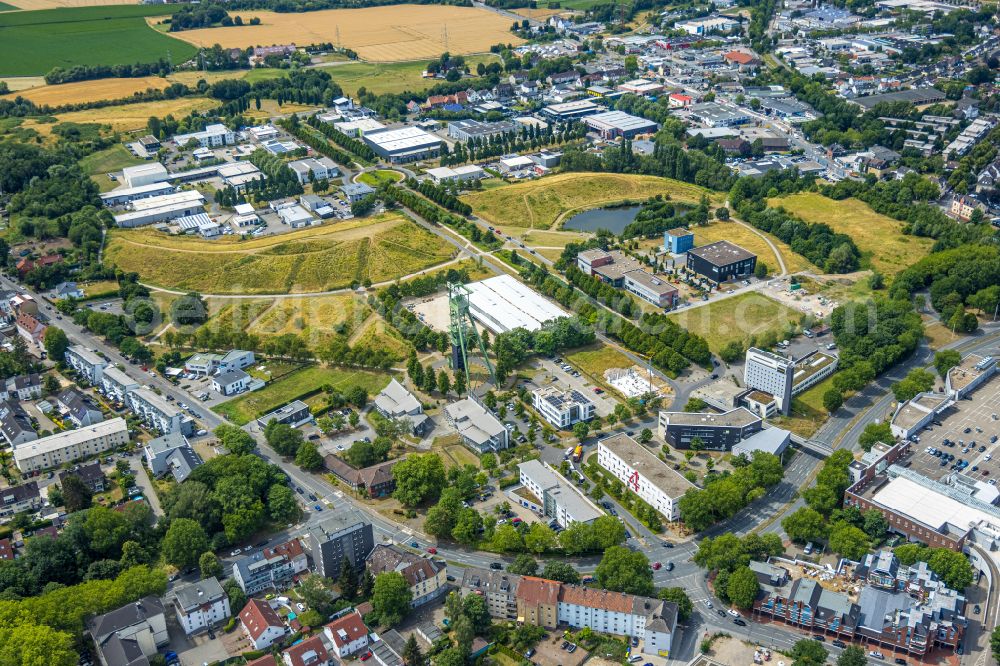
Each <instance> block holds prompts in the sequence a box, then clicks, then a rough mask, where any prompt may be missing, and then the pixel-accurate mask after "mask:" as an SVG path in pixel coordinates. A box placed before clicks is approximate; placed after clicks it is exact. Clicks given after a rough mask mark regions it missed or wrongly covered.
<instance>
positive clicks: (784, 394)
mask: <svg viewBox="0 0 1000 666" xmlns="http://www.w3.org/2000/svg"><path fill="white" fill-rule="evenodd" d="M794 375H795V362H794V361H793V360H792V359H790V358H787V357H785V356H779V355H778V354H772V353H771V352H769V351H765V350H763V349H757V348H756V347H751V348H750V349H748V350H747V353H746V364H745V365H744V366H743V383H744V384H745V385H746V387H747V388H748V389H753V390H757V391H764V392H765V393H768V394H770V395H772V396H774V399H775V403H776V404H777V407H778V409H779V410H781V413H782V414H785V415H786V416H787V415H788V414H789V413H790V411H791V409H792V384H793V382H794Z"/></svg>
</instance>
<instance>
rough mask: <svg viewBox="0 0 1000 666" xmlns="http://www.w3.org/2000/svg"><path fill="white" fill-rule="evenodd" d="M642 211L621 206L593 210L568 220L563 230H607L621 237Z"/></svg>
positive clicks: (639, 208)
mask: <svg viewBox="0 0 1000 666" xmlns="http://www.w3.org/2000/svg"><path fill="white" fill-rule="evenodd" d="M640 210H642V206H619V207H617V208H593V209H591V210H585V211H583V212H582V213H577V214H576V215H574V216H573V217H571V218H569V219H568V220H566V222H565V224H563V229H567V230H570V231H591V232H594V231H597V230H598V229H607V230H608V231H610V232H611V233H613V234H615V235H616V236H618V235H620V234H621V233H622V232H623V231H624V230H625V227H626V226H628V225H629V223H631V222H632V221H633V220H635V216H636V215H638V214H639V211H640Z"/></svg>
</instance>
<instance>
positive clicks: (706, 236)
mask: <svg viewBox="0 0 1000 666" xmlns="http://www.w3.org/2000/svg"><path fill="white" fill-rule="evenodd" d="M693 231H694V244H695V245H699V246H700V245H707V244H709V243H714V242H716V241H720V240H727V241H729V242H730V243H736V244H737V245H739V246H740V247H742V248H745V249H747V250H750V251H751V252H753V253H754V254H756V255H757V256H758V257H759V258H760V260H761V261H763V262H764V263H765V264H767V267H768V268H769V269H771V272H772V273H779V272H781V269H780V265H779V264H778V259H777V257H775V256H774V252H773V251H772V250H771V248H770V246H769V245H768V244H767V242H766V241H765V240H764V239H763V238H761V236H760V235H759V234H763V235H764V236H767V237H769V238H770V240H771V242H772V243H773V244H774V247H776V248H777V249H778V251H779V252H781V258H782V259H784V260H785V268H786V269H787V270H788V272H789V273H796V272H798V271H808V270H816V268H815V267H814V266H813V265H812V264H810V263H809V262H808V261H807V260H806V258H805V257H803V256H802V255H801V254H797V253H796V252H793V251H792V248H791V247H789V246H788V245H787V244H786V243H783V242H782V241H780V240H778V239H777V238H776V237H774V236H771V235H769V234H767V233H765V232H763V231H760V232H756V233H755V232H754V230H752V229H750V228H748V227H745V226H743V225H741V224H736V223H735V222H713V223H711V224H709V225H708V226H705V227H695V228H694V229H693ZM657 242H661V243H662V241H657Z"/></svg>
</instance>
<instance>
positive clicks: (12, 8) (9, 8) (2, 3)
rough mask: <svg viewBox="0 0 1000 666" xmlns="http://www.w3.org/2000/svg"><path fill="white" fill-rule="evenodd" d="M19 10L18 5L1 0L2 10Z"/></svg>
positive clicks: (0, 7) (0, 9)
mask: <svg viewBox="0 0 1000 666" xmlns="http://www.w3.org/2000/svg"><path fill="white" fill-rule="evenodd" d="M13 11H17V7H15V6H14V5H8V4H7V3H6V2H0V12H13Z"/></svg>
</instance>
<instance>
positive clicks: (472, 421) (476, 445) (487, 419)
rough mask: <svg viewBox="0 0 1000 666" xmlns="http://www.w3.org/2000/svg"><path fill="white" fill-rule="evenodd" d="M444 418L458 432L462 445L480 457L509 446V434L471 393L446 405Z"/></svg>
mask: <svg viewBox="0 0 1000 666" xmlns="http://www.w3.org/2000/svg"><path fill="white" fill-rule="evenodd" d="M444 416H445V419H446V420H447V421H448V423H449V424H450V425H451V426H452V427H453V428H455V430H457V431H458V434H459V436H460V437H461V438H462V443H463V444H465V445H466V446H468V447H469V448H471V449H472V450H474V451H475V452H476V453H478V454H480V455H482V454H483V453H486V452H489V451H492V452H496V451H500V450H502V449H506V448H507V447H508V446H510V432H509V431H508V430H507V428H505V427H504V425H503V423H501V422H500V420H499V419H498V418H497V417H495V416H493V414H492V413H491V412H490V411H489V410H488V409H487V408H486V407H485V406H483V404H482V403H480V402H479V400H478V398H477V397H475V396H474V395H473V394H472V393H469V397H467V398H465V399H464V400H459V401H457V402H453V403H451V404H448V405H446V406H445V408H444Z"/></svg>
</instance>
